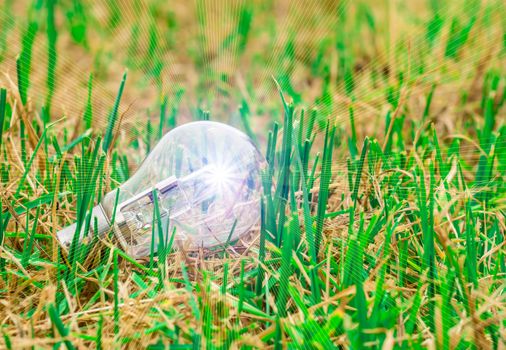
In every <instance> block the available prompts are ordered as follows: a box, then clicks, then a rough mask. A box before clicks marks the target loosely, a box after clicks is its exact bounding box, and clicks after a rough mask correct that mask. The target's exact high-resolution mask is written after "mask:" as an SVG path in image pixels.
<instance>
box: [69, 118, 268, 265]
mask: <svg viewBox="0 0 506 350" xmlns="http://www.w3.org/2000/svg"><path fill="white" fill-rule="evenodd" d="M264 161H265V160H264V158H263V156H262V155H261V153H260V152H259V151H258V149H257V148H256V146H255V145H254V144H253V142H252V141H251V140H250V139H249V138H248V137H247V136H246V135H245V134H243V133H242V132H240V131H239V130H237V129H235V128H233V127H230V126H228V125H225V124H221V123H217V122H211V121H200V122H193V123H188V124H185V125H182V126H180V127H178V128H175V129H174V130H172V131H170V132H169V133H167V134H166V135H165V136H164V137H163V138H162V139H161V140H160V142H159V143H158V144H157V145H156V147H155V148H154V149H153V150H152V151H151V153H150V154H149V155H148V157H147V158H146V159H145V160H144V162H143V163H142V164H141V166H140V167H139V169H138V170H137V172H136V173H135V174H134V175H133V176H132V177H131V178H130V179H129V180H128V181H126V182H125V183H124V184H122V185H121V186H120V187H119V188H118V189H116V190H113V191H111V192H109V193H108V194H106V195H105V197H104V198H103V200H102V202H101V203H100V204H99V206H97V207H99V208H98V209H97V207H95V209H96V210H94V215H95V216H97V219H98V221H104V220H101V217H102V216H104V217H105V218H106V219H107V221H108V222H109V223H110V220H111V218H112V217H113V216H114V218H115V219H114V227H113V229H114V233H115V235H116V237H117V238H118V240H119V241H120V243H121V244H122V246H123V248H124V249H125V250H126V251H127V253H129V254H130V255H132V256H134V257H142V256H147V255H149V253H150V251H151V246H152V237H153V234H152V225H153V218H154V217H155V215H154V210H155V204H154V203H155V200H154V198H153V194H154V193H155V194H156V195H157V199H158V200H157V202H158V208H159V212H160V218H161V221H162V228H163V231H164V234H165V233H168V238H167V239H169V238H170V236H171V235H172V231H173V228H175V230H176V240H177V241H189V242H190V243H189V244H190V245H191V246H192V247H213V246H216V245H220V244H224V243H226V242H227V241H233V240H236V239H237V238H238V237H240V236H241V235H242V234H244V233H245V232H247V231H248V230H249V229H250V228H251V227H252V226H253V225H254V224H255V223H256V222H257V221H258V219H259V216H260V204H259V201H260V195H261V181H260V168H261V167H262V166H263V164H264ZM153 190H154V191H153ZM118 191H119V192H118ZM116 197H118V199H117V203H118V205H117V206H116V208H115V202H116ZM99 209H100V210H99ZM109 225H110V224H109ZM101 227H103V228H101ZM108 229H109V227H108V226H107V225H105V224H103V225H100V223H99V231H107V230H108ZM64 230H65V229H64ZM59 236H60V235H59ZM63 236H64V235H63V234H62V237H63ZM67 236H68V234H67ZM154 237H155V242H154V243H155V244H153V246H154V249H156V248H157V245H158V244H157V240H158V234H156V235H155V236H154ZM60 240H62V239H60ZM67 240H68V239H67Z"/></svg>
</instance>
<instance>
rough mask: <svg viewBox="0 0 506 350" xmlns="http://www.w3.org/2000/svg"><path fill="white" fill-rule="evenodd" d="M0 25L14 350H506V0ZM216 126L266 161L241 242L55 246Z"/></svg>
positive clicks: (7, 292) (4, 324) (88, 4)
mask: <svg viewBox="0 0 506 350" xmlns="http://www.w3.org/2000/svg"><path fill="white" fill-rule="evenodd" d="M0 9H1V10H0V88H1V90H0V159H1V162H0V164H1V168H0V184H1V186H0V198H1V206H0V208H1V210H0V211H1V213H2V214H1V217H0V331H1V333H2V337H0V348H2V349H4V348H5V349H21V348H23V349H24V348H26V349H27V348H31V349H39V348H67V349H81V348H97V349H112V348H130V349H134V348H147V347H149V348H150V349H168V348H170V349H199V348H206V349H228V348H231V349H238V348H241V349H242V348H244V349H266V348H267V349H285V348H286V349H298V348H301V349H302V348H303V349H313V348H314V349H330V348H353V349H362V348H383V349H390V348H405V349H408V348H409V349H411V348H430V349H468V348H480V349H506V243H505V241H506V240H505V238H506V237H505V235H506V184H505V180H506V106H505V105H506V104H505V102H506V4H505V3H504V2H503V1H501V0H455V1H439V0H424V1H407V2H405V1H400V0H381V1H374V0H342V1H333V0H306V1H288V0H276V1H274V0H255V1H246V0H216V1H214V0H213V1H205V0H195V1H192V2H186V1H163V0H131V1H125V0H121V1H110V0H100V1H90V0H33V1H31V0H22V1H14V0H2V1H1V3H0ZM202 119H210V120H215V121H221V122H224V123H227V124H230V125H233V126H235V127H237V128H239V129H241V130H243V131H244V132H246V133H247V134H248V135H250V136H251V138H252V139H253V140H254V142H256V143H257V144H258V145H259V147H260V149H261V151H262V153H263V154H264V155H265V157H266V160H267V164H268V165H267V168H266V169H265V170H264V176H263V177H262V179H263V200H262V204H261V212H262V215H261V220H259V223H258V225H257V227H255V228H254V229H253V230H252V231H251V232H250V233H249V234H248V235H246V236H244V237H243V238H241V239H239V241H238V242H232V243H231V244H229V245H226V246H224V247H221V248H220V249H214V250H204V249H200V250H188V249H184V248H181V247H179V248H178V247H175V246H174V247H173V248H169V251H166V252H164V254H158V255H157V256H155V257H154V258H153V257H152V258H151V259H150V257H147V258H146V259H141V260H134V259H132V258H131V257H129V256H128V255H127V254H125V253H124V252H123V251H122V250H121V248H120V246H119V245H118V244H117V243H116V242H115V240H114V238H113V237H112V235H111V237H110V239H109V238H108V239H103V240H99V239H96V240H93V241H92V242H91V243H90V244H89V245H84V244H83V245H77V247H76V249H75V250H73V251H71V252H70V253H69V252H67V251H66V250H65V249H63V248H62V247H61V246H60V245H59V243H58V241H57V240H56V238H55V235H56V232H57V231H58V230H59V229H61V228H62V227H63V226H66V225H68V224H70V223H72V222H74V221H76V220H77V222H78V223H79V224H80V225H86V222H88V225H90V222H89V220H87V214H88V213H89V210H90V209H91V208H92V207H93V206H94V205H95V204H96V203H97V202H99V201H100V199H101V198H102V197H103V195H104V194H106V193H108V192H109V191H111V190H112V189H114V188H116V187H117V186H118V185H119V184H121V183H122V182H124V181H125V180H127V179H128V178H129V177H130V176H131V175H132V174H133V173H134V172H135V169H136V168H137V167H138V166H139V164H140V163H141V162H142V160H143V159H144V158H145V156H146V155H147V154H148V153H149V152H150V150H152V149H153V147H154V146H155V145H156V143H157V141H158V140H159V139H160V138H161V137H162V136H163V135H164V134H165V133H166V132H168V131H169V130H172V129H173V128H174V127H176V126H178V125H181V124H184V123H186V122H189V121H191V120H202ZM232 147H233V145H232ZM88 218H89V217H88ZM87 227H88V226H87Z"/></svg>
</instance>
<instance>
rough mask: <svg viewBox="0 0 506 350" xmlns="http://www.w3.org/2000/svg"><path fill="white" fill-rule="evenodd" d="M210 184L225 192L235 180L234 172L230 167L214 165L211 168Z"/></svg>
mask: <svg viewBox="0 0 506 350" xmlns="http://www.w3.org/2000/svg"><path fill="white" fill-rule="evenodd" d="M208 181H209V185H210V186H213V187H214V188H216V189H217V190H219V191H221V192H224V191H226V190H227V188H229V187H230V185H231V182H232V181H233V174H232V172H231V171H230V169H229V168H226V167H222V166H212V167H211V169H209V178H208Z"/></svg>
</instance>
